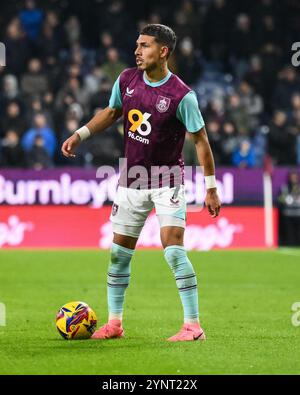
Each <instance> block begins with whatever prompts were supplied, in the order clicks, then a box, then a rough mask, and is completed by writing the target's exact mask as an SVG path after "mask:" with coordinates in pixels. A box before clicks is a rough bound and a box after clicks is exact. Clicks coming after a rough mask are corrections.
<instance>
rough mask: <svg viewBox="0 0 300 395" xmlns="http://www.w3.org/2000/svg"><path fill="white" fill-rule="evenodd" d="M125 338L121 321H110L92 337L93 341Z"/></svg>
mask: <svg viewBox="0 0 300 395" xmlns="http://www.w3.org/2000/svg"><path fill="white" fill-rule="evenodd" d="M118 337H124V330H123V328H122V322H121V321H120V320H109V321H108V323H107V324H105V325H103V326H101V328H99V329H98V330H97V331H96V332H95V333H94V334H93V336H92V337H91V338H92V339H115V338H118Z"/></svg>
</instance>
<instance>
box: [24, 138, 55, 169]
mask: <svg viewBox="0 0 300 395" xmlns="http://www.w3.org/2000/svg"><path fill="white" fill-rule="evenodd" d="M26 163H27V166H28V167H29V168H30V169H35V170H41V169H48V168H49V167H52V166H53V162H52V160H51V157H50V155H49V153H48V151H47V150H46V148H45V141H44V139H43V137H42V136H41V135H39V134H38V135H36V136H35V137H34V141H33V146H32V147H31V148H30V150H29V151H28V152H26Z"/></svg>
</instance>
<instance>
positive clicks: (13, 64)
mask: <svg viewBox="0 0 300 395" xmlns="http://www.w3.org/2000/svg"><path fill="white" fill-rule="evenodd" d="M3 42H4V44H5V48H6V70H7V72H8V73H12V74H14V75H16V76H19V75H20V74H21V73H22V72H23V71H24V69H25V67H26V64H27V61H28V58H29V56H30V48H29V43H28V39H27V37H26V35H25V34H24V32H23V31H22V29H21V24H20V20H19V19H18V18H13V19H12V20H11V22H10V23H9V24H8V26H7V28H6V34H5V36H4V40H3Z"/></svg>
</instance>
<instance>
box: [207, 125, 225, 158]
mask: <svg viewBox="0 0 300 395" xmlns="http://www.w3.org/2000/svg"><path fill="white" fill-rule="evenodd" d="M207 131H208V138H209V143H210V146H211V149H212V151H213V153H214V160H215V163H216V164H217V165H219V164H220V163H222V159H221V157H222V136H221V125H220V123H219V122H218V121H216V120H214V119H212V120H209V121H208V122H207Z"/></svg>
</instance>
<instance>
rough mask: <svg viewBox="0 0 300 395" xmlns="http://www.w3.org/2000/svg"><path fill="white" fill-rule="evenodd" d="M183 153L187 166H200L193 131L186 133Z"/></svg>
mask: <svg viewBox="0 0 300 395" xmlns="http://www.w3.org/2000/svg"><path fill="white" fill-rule="evenodd" d="M182 154H183V159H184V164H185V166H199V161H198V158H197V152H196V149H195V143H194V141H193V136H192V134H191V133H186V134H185V140H184V145H183V151H182Z"/></svg>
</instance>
